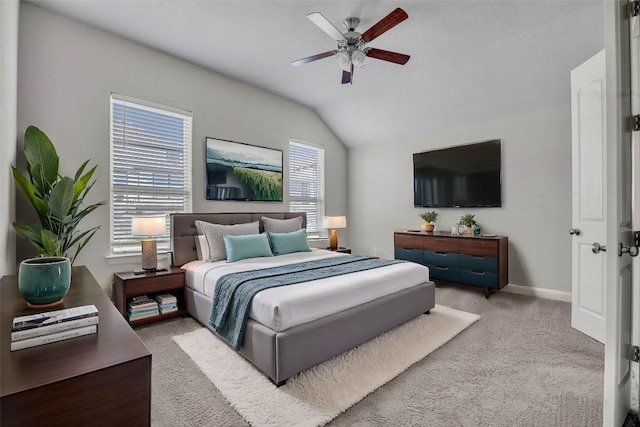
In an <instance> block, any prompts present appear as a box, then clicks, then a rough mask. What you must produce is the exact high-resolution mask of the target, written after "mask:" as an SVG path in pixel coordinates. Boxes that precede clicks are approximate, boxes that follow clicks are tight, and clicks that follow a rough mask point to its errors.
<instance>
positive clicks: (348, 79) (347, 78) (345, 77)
mask: <svg viewBox="0 0 640 427" xmlns="http://www.w3.org/2000/svg"><path fill="white" fill-rule="evenodd" d="M347 83H351V84H353V64H351V72H348V71H345V70H343V71H342V84H343V85H345V84H347Z"/></svg>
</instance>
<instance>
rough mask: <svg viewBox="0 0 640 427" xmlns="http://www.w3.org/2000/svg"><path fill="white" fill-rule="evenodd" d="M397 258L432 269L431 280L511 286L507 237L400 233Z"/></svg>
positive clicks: (487, 287)
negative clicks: (509, 284)
mask: <svg viewBox="0 0 640 427" xmlns="http://www.w3.org/2000/svg"><path fill="white" fill-rule="evenodd" d="M393 240H394V252H395V258H396V259H404V260H407V261H413V262H417V263H419V264H423V265H426V266H427V267H429V277H430V278H431V279H436V280H442V281H447V282H452V283H464V284H468V285H474V286H481V287H483V288H484V294H485V297H486V298H489V293H490V291H491V290H498V289H502V288H503V287H505V286H506V285H507V284H508V283H509V240H508V238H507V237H505V236H492V237H482V236H478V237H475V236H454V235H451V234H449V233H444V232H422V231H420V232H418V231H397V232H395V233H394V239H393Z"/></svg>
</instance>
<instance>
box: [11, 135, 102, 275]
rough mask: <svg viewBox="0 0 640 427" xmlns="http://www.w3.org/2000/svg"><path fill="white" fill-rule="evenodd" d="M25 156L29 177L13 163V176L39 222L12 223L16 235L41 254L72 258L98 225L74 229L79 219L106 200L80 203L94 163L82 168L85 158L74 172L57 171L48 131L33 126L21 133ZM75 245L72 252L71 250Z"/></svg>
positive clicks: (87, 187)
mask: <svg viewBox="0 0 640 427" xmlns="http://www.w3.org/2000/svg"><path fill="white" fill-rule="evenodd" d="M24 157H25V158H26V160H27V173H28V175H29V178H27V177H26V176H25V175H23V174H22V172H20V171H19V170H18V169H16V168H15V167H14V166H13V165H12V166H11V169H12V170H13V178H14V179H15V181H16V183H17V184H18V185H19V186H20V188H21V189H22V191H23V192H24V194H25V195H26V196H27V199H28V200H29V202H30V203H31V205H32V206H33V207H34V209H35V211H36V213H37V215H38V219H39V220H40V224H23V223H16V222H14V223H13V228H15V230H16V232H17V233H18V235H19V236H21V237H24V238H25V239H27V240H28V241H29V242H31V244H32V245H33V246H35V247H36V249H38V252H40V255H41V256H47V257H48V256H64V257H68V258H70V260H71V263H72V264H73V262H74V261H75V259H76V257H77V256H78V254H79V253H80V251H81V250H82V249H83V248H84V247H85V246H86V245H87V243H89V240H91V238H92V237H93V235H94V234H95V233H96V231H98V229H99V228H100V226H97V227H93V228H91V229H89V230H86V231H79V230H78V229H77V227H78V224H79V223H80V221H81V220H82V219H83V218H84V217H85V216H87V215H88V214H90V213H91V212H93V211H94V210H95V209H96V208H98V207H100V206H102V205H104V203H105V202H99V203H95V204H92V205H89V206H83V201H84V198H85V196H86V195H87V193H88V192H89V190H91V188H92V187H93V184H95V180H94V181H91V178H92V177H93V173H94V172H95V170H96V166H94V167H93V168H91V169H90V170H89V171H87V172H85V168H86V167H87V164H88V163H89V160H87V161H86V162H84V163H83V164H82V166H80V168H79V169H78V171H77V172H76V174H75V176H74V177H73V178H70V177H68V176H61V175H60V174H59V173H58V165H59V163H60V157H58V153H57V152H56V149H55V147H54V146H53V143H52V142H51V140H49V138H48V137H47V135H45V134H44V132H42V131H41V130H40V129H38V128H37V127H35V126H29V127H28V128H27V130H26V131H25V133H24ZM74 247H75V253H74V254H73V256H71V254H70V252H71V250H72V249H73V248H74Z"/></svg>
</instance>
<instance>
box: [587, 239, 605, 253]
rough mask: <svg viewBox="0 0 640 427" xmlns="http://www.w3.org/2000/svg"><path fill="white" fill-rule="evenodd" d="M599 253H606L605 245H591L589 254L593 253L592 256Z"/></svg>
mask: <svg viewBox="0 0 640 427" xmlns="http://www.w3.org/2000/svg"><path fill="white" fill-rule="evenodd" d="M600 251H602V252H606V251H607V247H606V246H605V245H601V244H600V243H597V242H596V243H594V244H593V245H591V252H593V253H594V254H599V253H600Z"/></svg>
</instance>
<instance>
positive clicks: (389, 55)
mask: <svg viewBox="0 0 640 427" xmlns="http://www.w3.org/2000/svg"><path fill="white" fill-rule="evenodd" d="M367 56H369V57H371V58H375V59H381V60H383V61H389V62H395V63H396V64H400V65H404V64H406V63H407V61H409V58H411V57H410V56H409V55H405V54H404V53H397V52H390V51H388V50H382V49H376V48H373V47H372V48H371V49H369V50H368V51H367Z"/></svg>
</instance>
